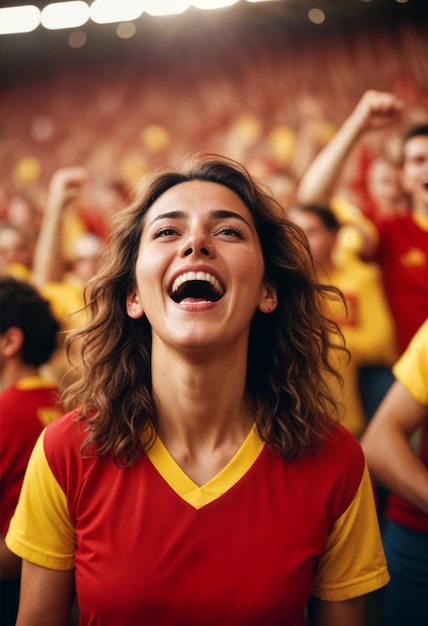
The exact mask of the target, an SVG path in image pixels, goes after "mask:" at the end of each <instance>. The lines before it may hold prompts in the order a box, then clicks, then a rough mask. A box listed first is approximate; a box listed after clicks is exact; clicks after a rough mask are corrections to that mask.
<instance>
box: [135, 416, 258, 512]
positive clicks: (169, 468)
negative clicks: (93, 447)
mask: <svg viewBox="0 0 428 626" xmlns="http://www.w3.org/2000/svg"><path fill="white" fill-rule="evenodd" d="M263 447H264V442H263V441H262V440H261V439H260V437H259V436H258V434H257V429H256V427H255V426H253V427H252V428H251V430H250V432H249V433H248V435H247V437H246V438H245V440H244V442H243V443H242V445H241V447H240V448H239V450H238V451H237V452H236V454H235V455H234V456H233V458H232V459H231V460H230V461H229V463H228V464H227V465H226V466H225V467H224V468H223V469H222V470H221V471H220V472H219V473H218V474H217V475H216V476H214V478H212V479H211V480H209V481H208V482H207V483H205V484H204V485H202V486H201V487H199V486H198V485H196V484H195V483H194V482H193V480H191V479H190V478H189V477H188V476H187V474H186V473H185V472H184V471H183V470H182V469H181V467H180V466H179V465H178V464H177V462H176V461H175V460H174V458H173V457H172V456H171V454H170V453H169V452H168V450H167V448H166V447H165V446H164V444H163V443H162V442H161V440H160V439H159V437H158V438H157V439H156V441H155V443H154V444H153V446H152V447H151V448H150V450H149V451H148V452H147V456H148V458H149V460H150V461H151V463H152V464H153V465H154V467H155V468H156V470H157V471H158V472H159V474H160V475H161V476H162V478H163V479H164V480H165V481H166V482H167V483H168V485H169V486H170V487H171V489H173V490H174V491H175V492H176V494H177V495H179V496H180V498H182V499H183V500H184V501H185V502H187V503H188V504H190V506H192V507H194V508H195V509H200V508H202V507H203V506H205V505H207V504H209V503H210V502H213V501H214V500H216V499H217V498H219V497H220V496H221V495H223V494H224V493H226V491H228V490H229V489H230V488H231V487H233V485H235V484H236V483H237V482H238V481H239V480H240V479H241V478H242V477H243V476H244V474H246V472H247V471H248V470H249V469H250V467H251V466H252V465H253V463H254V462H255V460H256V459H257V457H258V456H259V454H260V452H261V451H262V449H263Z"/></svg>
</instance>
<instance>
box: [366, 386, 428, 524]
mask: <svg viewBox="0 0 428 626" xmlns="http://www.w3.org/2000/svg"><path fill="white" fill-rule="evenodd" d="M426 420H428V407H426V406H423V405H421V404H419V403H418V402H417V401H416V400H415V399H414V398H413V397H412V396H411V395H410V393H409V392H408V391H407V389H406V388H405V387H404V385H403V384H402V383H401V382H399V381H395V382H394V384H393V385H392V387H391V388H390V390H389V391H388V393H387V395H386V396H385V398H384V400H383V401H382V403H381V405H380V406H379V408H378V410H377V412H376V414H375V416H374V417H373V419H372V421H371V422H370V424H369V426H368V427H367V430H366V431H365V433H364V435H363V437H362V439H361V445H362V447H363V450H364V453H365V455H366V458H367V464H368V466H369V469H370V471H371V472H372V474H373V475H374V476H375V477H376V478H377V480H379V482H381V483H382V484H384V485H385V486H386V487H387V488H388V489H389V490H390V491H392V492H394V493H396V494H397V495H399V496H400V497H401V498H403V499H405V500H407V501H408V502H411V503H412V504H413V505H415V506H417V507H418V508H419V509H421V510H422V511H424V512H425V513H428V469H427V468H426V467H425V465H424V463H423V462H422V461H421V459H420V458H419V457H418V456H417V454H416V453H415V452H414V450H413V448H412V446H411V444H410V438H411V436H412V434H413V433H414V432H415V431H416V430H417V429H418V428H420V427H421V426H422V425H423V424H424V423H425V422H426Z"/></svg>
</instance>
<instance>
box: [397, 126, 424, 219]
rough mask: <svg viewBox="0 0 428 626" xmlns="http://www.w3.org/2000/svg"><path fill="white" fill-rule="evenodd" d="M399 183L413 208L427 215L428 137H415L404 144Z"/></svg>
mask: <svg viewBox="0 0 428 626" xmlns="http://www.w3.org/2000/svg"><path fill="white" fill-rule="evenodd" d="M401 181H402V187H403V190H404V191H405V193H407V194H408V195H409V196H410V198H411V199H412V202H413V206H414V207H416V208H417V209H418V210H422V211H423V212H425V213H428V136H426V135H420V136H415V137H412V138H411V139H409V140H408V141H407V142H406V144H405V146H404V148H403V166H402V171H401Z"/></svg>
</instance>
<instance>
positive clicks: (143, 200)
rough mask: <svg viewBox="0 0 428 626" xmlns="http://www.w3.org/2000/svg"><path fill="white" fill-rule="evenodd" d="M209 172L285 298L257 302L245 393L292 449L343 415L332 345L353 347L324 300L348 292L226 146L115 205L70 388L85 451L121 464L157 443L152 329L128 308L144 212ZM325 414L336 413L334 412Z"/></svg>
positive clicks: (289, 452) (281, 446) (67, 393)
mask: <svg viewBox="0 0 428 626" xmlns="http://www.w3.org/2000/svg"><path fill="white" fill-rule="evenodd" d="M192 180H202V181H210V182H215V183H219V184H220V185H224V186H225V187H228V188H229V189H231V190H232V191H233V192H235V193H236V194H237V195H238V196H239V198H240V199H241V200H242V202H243V203H244V204H245V205H246V207H247V208H248V209H249V211H250V212H251V215H252V217H253V219H254V224H255V227H256V230H257V233H258V236H259V240H260V244H261V249H262V253H263V258H264V265H265V278H266V280H267V281H268V282H269V283H270V284H272V285H275V287H276V289H277V296H278V306H277V308H276V310H275V311H274V312H273V313H272V314H271V315H269V316H267V315H263V314H261V313H260V312H257V313H256V314H255V316H254V318H253V321H252V325H251V329H250V335H249V351H248V363H247V377H246V400H247V402H248V406H249V407H250V408H251V410H252V411H253V414H254V416H255V421H256V425H257V428H258V431H259V434H260V436H261V437H262V438H263V439H264V440H265V441H266V442H267V443H268V445H269V446H271V447H272V449H275V450H277V451H278V452H279V453H280V454H281V455H282V456H283V457H284V458H286V459H292V458H294V457H296V456H297V455H299V454H301V453H302V452H303V451H304V450H306V449H307V448H309V447H313V448H317V447H319V446H320V445H321V443H322V440H323V438H324V437H325V436H326V433H327V432H328V431H329V425H330V424H331V422H332V420H333V418H334V419H336V418H337V417H338V412H337V404H336V401H335V399H334V396H333V393H332V391H331V386H330V385H329V384H328V383H327V379H331V377H333V378H335V379H336V380H337V381H339V383H340V382H341V377H340V374H339V373H338V372H337V371H336V369H335V367H334V366H333V365H332V360H331V356H332V352H333V351H336V350H342V351H346V348H345V347H344V343H343V338H342V335H341V331H340V329H339V327H338V326H337V325H336V324H335V323H334V321H332V320H331V319H329V318H328V317H327V316H326V315H325V314H324V313H323V311H325V310H326V308H325V306H324V305H323V300H324V299H325V298H340V299H342V296H341V294H340V292H339V291H338V290H337V289H335V288H334V287H331V286H328V285H322V284H320V283H318V282H317V281H316V278H315V272H314V269H313V264H312V258H311V255H310V251H309V246H308V243H307V240H306V237H305V235H304V234H303V232H302V231H301V230H300V228H299V227H298V226H297V225H296V224H294V223H293V222H291V221H290V220H288V219H287V217H286V215H285V213H284V211H283V209H282V208H281V207H280V205H279V204H278V203H277V202H276V201H275V200H274V199H273V197H272V196H271V195H270V194H269V192H268V191H267V189H265V188H264V187H263V186H262V185H261V184H260V183H258V182H256V181H255V180H254V179H253V178H252V176H251V175H250V174H249V172H248V171H247V170H246V169H245V168H244V167H243V166H241V165H240V164H238V163H236V162H235V161H232V160H230V159H227V158H224V157H220V156H218V155H194V156H193V157H189V158H188V159H187V160H186V161H185V163H184V165H183V167H182V168H181V169H180V170H179V171H176V170H169V169H168V170H160V171H157V172H153V173H152V174H150V175H148V176H147V177H146V178H145V179H144V180H143V182H142V185H141V187H140V189H139V190H138V193H137V198H136V200H135V202H133V203H132V205H130V206H129V207H127V208H124V209H122V210H121V211H120V213H119V214H117V216H116V219H115V220H114V223H113V225H112V232H111V242H110V244H109V246H108V248H107V250H106V252H105V254H104V257H103V259H102V262H101V264H100V267H101V269H100V271H99V272H98V274H97V275H96V276H95V277H94V278H93V280H92V281H91V282H90V285H89V289H88V290H87V292H86V295H87V305H86V308H87V310H88V312H89V313H90V321H89V322H88V324H87V326H86V327H85V328H84V329H82V330H80V331H74V332H73V333H72V334H71V336H70V337H69V345H72V344H73V342H74V341H77V340H78V341H80V342H81V350H80V354H81V364H80V368H81V375H80V377H79V378H78V379H77V380H75V381H74V382H72V383H71V384H70V385H69V386H67V387H66V388H65V389H64V391H63V394H62V400H63V403H64V406H65V407H66V408H67V409H69V410H71V409H75V408H76V407H79V409H78V411H77V412H78V416H79V419H80V420H82V421H84V422H85V423H86V426H87V437H86V440H85V442H84V444H83V446H82V453H85V454H89V453H90V452H91V453H93V454H99V455H105V454H111V455H112V456H113V458H114V460H115V462H116V463H118V464H121V465H123V466H126V465H129V464H130V463H132V462H133V461H134V460H135V459H136V458H137V457H138V456H139V455H140V454H141V453H142V452H143V450H144V449H145V448H146V447H147V446H150V444H151V443H152V442H153V441H154V438H155V437H156V432H157V420H156V414H155V409H154V403H153V399H152V382H151V327H150V324H149V322H148V320H147V318H146V317H145V316H143V317H142V318H140V319H137V320H134V319H131V318H129V317H128V315H127V313H126V306H125V303H126V298H127V295H128V293H129V292H130V291H131V290H132V288H134V287H135V282H136V278H135V265H136V260H137V255H138V249H139V244H140V238H141V233H142V229H143V224H144V220H145V216H146V213H147V211H148V209H149V208H150V207H151V206H152V204H153V203H154V202H155V201H156V200H157V198H159V197H160V196H161V195H162V194H163V193H164V192H165V191H167V190H168V189H170V188H172V187H174V186H175V185H179V184H180V183H183V182H187V181H192ZM327 416H328V417H327Z"/></svg>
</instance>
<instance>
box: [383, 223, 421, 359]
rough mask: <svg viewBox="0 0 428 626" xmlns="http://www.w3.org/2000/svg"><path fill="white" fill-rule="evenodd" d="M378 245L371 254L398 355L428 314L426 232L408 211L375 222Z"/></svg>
mask: <svg viewBox="0 0 428 626" xmlns="http://www.w3.org/2000/svg"><path fill="white" fill-rule="evenodd" d="M376 226H377V229H378V232H379V246H378V250H377V253H376V256H375V257H374V260H375V261H376V262H378V263H379V264H380V266H381V268H382V280H383V284H384V289H385V294H386V296H387V298H388V302H389V305H390V307H391V312H392V315H393V317H394V320H395V326H396V333H397V344H398V349H399V352H400V354H401V353H402V352H404V350H405V349H406V348H407V345H408V344H409V341H410V340H411V338H412V337H413V335H414V334H415V333H416V331H417V330H418V328H419V327H420V326H421V325H422V323H423V322H424V321H425V320H426V318H427V316H428V231H426V230H423V229H422V228H421V227H420V226H418V224H416V222H415V220H414V218H413V216H412V214H411V212H409V213H408V214H407V215H402V216H396V217H393V218H390V219H383V220H379V221H378V222H376Z"/></svg>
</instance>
